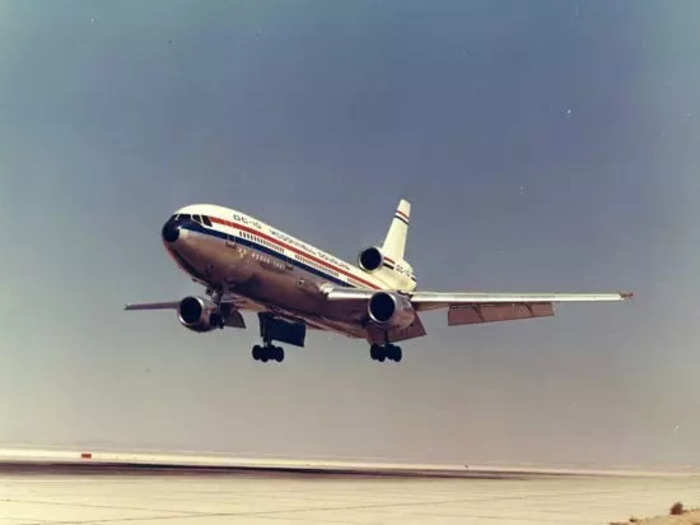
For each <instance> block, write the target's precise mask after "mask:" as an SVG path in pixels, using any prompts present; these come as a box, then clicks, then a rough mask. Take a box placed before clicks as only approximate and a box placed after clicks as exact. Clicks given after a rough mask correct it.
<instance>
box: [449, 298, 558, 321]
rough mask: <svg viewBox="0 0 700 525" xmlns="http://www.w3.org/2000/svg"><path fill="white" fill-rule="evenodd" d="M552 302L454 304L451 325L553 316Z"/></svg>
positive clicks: (450, 319)
mask: <svg viewBox="0 0 700 525" xmlns="http://www.w3.org/2000/svg"><path fill="white" fill-rule="evenodd" d="M553 315H554V307H553V305H552V303H502V304H452V305H450V307H449V310H448V311H447V324H448V325H449V326H455V325H462V324H478V323H491V322H495V321H512V320H516V319H531V318H533V317H551V316H553Z"/></svg>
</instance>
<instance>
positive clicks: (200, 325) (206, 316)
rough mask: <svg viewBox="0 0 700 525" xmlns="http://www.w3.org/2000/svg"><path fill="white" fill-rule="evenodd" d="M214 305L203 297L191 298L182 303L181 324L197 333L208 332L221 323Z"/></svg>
mask: <svg viewBox="0 0 700 525" xmlns="http://www.w3.org/2000/svg"><path fill="white" fill-rule="evenodd" d="M215 310H216V306H215V305H214V303H212V302H211V301H209V300H208V299H204V298H203V297H196V296H190V297H185V298H184V299H183V300H182V301H180V304H179V306H178V307H177V317H178V320H179V321H180V323H182V324H183V325H184V326H186V327H187V328H189V329H190V330H194V331H195V332H207V331H209V330H212V329H213V328H215V326H216V325H217V324H219V323H220V316H219V315H218V314H216V313H215Z"/></svg>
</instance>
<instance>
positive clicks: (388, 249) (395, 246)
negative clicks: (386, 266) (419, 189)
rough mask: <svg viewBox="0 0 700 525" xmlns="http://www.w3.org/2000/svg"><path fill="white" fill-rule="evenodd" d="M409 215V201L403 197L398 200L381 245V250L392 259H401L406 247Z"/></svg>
mask: <svg viewBox="0 0 700 525" xmlns="http://www.w3.org/2000/svg"><path fill="white" fill-rule="evenodd" d="M410 217H411V203H410V202H408V201H407V200H405V199H401V200H400V201H399V206H398V207H397V208H396V213H395V214H394V219H393V220H392V221H391V226H389V231H388V232H387V233H386V239H384V244H383V245H382V252H383V253H384V254H385V255H388V256H389V257H391V258H393V259H394V260H401V259H403V254H404V251H405V249H406V234H407V233H408V222H409V220H410Z"/></svg>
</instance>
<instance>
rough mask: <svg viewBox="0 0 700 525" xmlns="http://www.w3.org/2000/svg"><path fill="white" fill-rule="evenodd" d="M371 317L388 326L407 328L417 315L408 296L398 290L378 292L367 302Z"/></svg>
mask: <svg viewBox="0 0 700 525" xmlns="http://www.w3.org/2000/svg"><path fill="white" fill-rule="evenodd" d="M367 313H368V314H369V318H370V319H371V320H372V321H373V322H374V323H376V324H378V325H380V326H384V327H388V328H406V327H408V326H409V325H410V324H411V323H412V322H413V320H414V319H415V317H416V311H415V310H414V309H413V305H411V301H409V300H408V298H407V297H405V296H403V295H401V294H398V293H396V292H376V293H375V294H373V295H372V297H370V300H369V302H368V303H367Z"/></svg>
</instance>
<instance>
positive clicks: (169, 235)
mask: <svg viewBox="0 0 700 525" xmlns="http://www.w3.org/2000/svg"><path fill="white" fill-rule="evenodd" d="M161 233H162V234H163V240H165V241H167V242H175V241H177V238H178V237H179V236H180V225H179V224H178V223H177V222H175V221H174V220H172V219H170V220H169V221H168V222H166V223H165V224H164V225H163V230H162V232H161Z"/></svg>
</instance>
